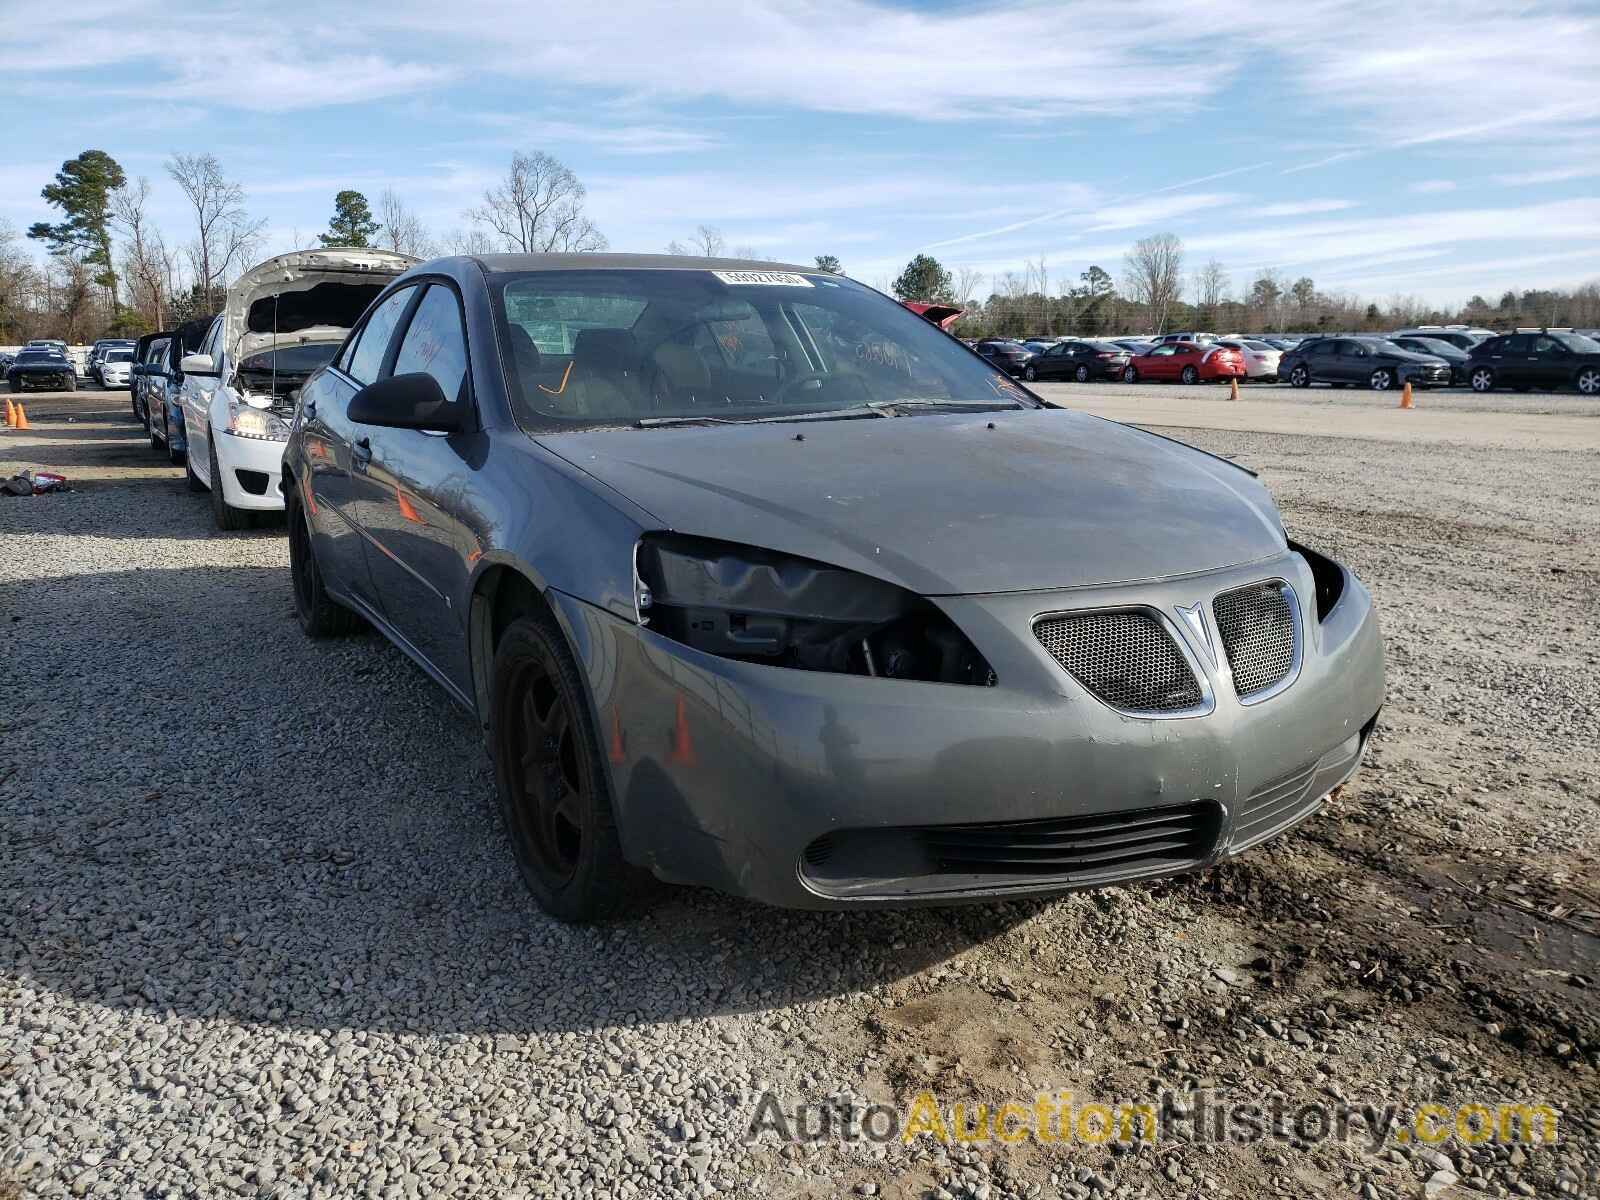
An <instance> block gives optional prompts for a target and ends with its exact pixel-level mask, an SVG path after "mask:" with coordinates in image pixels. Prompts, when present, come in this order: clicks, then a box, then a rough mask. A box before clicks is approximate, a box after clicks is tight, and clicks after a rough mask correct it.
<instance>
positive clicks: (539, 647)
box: [489, 615, 643, 922]
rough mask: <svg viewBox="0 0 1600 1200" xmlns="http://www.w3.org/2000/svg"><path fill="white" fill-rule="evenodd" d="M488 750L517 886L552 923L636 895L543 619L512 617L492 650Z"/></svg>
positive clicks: (566, 658) (599, 913)
mask: <svg viewBox="0 0 1600 1200" xmlns="http://www.w3.org/2000/svg"><path fill="white" fill-rule="evenodd" d="M489 739H490V741H489V749H490V753H491V755H492V756H493V758H494V769H495V791H496V794H497V796H498V797H499V802H500V811H501V815H502V817H503V819H504V821H505V827H506V834H507V836H508V837H509V838H510V840H511V848H512V850H513V852H514V853H515V855H516V859H517V867H518V869H519V870H520V871H521V873H522V880H523V883H525V884H526V885H527V887H528V890H529V891H530V892H532V893H533V896H534V899H536V900H537V901H538V902H539V906H540V907H541V908H543V909H544V910H545V911H546V912H547V913H549V914H550V915H551V916H553V917H555V918H557V919H558V920H561V921H569V922H589V921H600V920H605V919H607V918H610V917H614V916H616V915H617V914H618V913H620V912H621V911H623V910H624V909H625V908H626V907H627V906H628V905H629V903H630V902H631V901H632V900H633V899H634V898H635V897H636V896H637V894H638V893H639V891H640V890H641V885H642V883H643V879H642V873H641V872H639V871H638V870H637V869H636V868H634V867H632V866H630V865H629V864H628V862H627V861H626V860H625V859H624V858H623V857H622V848H621V843H620V840H619V838H618V836H617V825H616V818H615V816H614V815H613V810H612V805H611V797H610V783H609V778H610V777H609V774H608V772H607V770H606V766H605V762H604V760H603V759H602V757H601V750H600V739H599V738H598V736H596V733H595V730H594V721H593V718H592V716H591V715H590V712H589V704H588V696H587V693H586V691H585V685H584V683H583V675H582V674H581V672H580V671H579V670H578V665H577V662H576V660H574V658H573V657H572V652H571V650H569V649H568V648H567V643H566V638H565V637H564V636H563V635H562V633H561V629H560V627H559V626H558V625H557V624H556V622H555V620H554V618H552V617H550V616H548V615H540V616H527V617H521V618H519V619H517V620H515V621H513V622H512V623H511V624H510V626H508V627H507V629H506V631H505V633H504V634H503V635H502V636H501V638H500V644H499V646H498V647H496V649H495V655H494V669H493V677H492V684H491V693H490V710H489Z"/></svg>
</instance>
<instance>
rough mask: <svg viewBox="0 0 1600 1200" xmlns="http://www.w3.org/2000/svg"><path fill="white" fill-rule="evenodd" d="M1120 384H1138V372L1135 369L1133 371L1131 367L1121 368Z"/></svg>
mask: <svg viewBox="0 0 1600 1200" xmlns="http://www.w3.org/2000/svg"><path fill="white" fill-rule="evenodd" d="M1122 382H1123V383H1138V382H1139V372H1138V371H1137V370H1136V369H1134V368H1133V367H1123V368H1122Z"/></svg>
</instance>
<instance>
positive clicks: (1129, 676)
mask: <svg viewBox="0 0 1600 1200" xmlns="http://www.w3.org/2000/svg"><path fill="white" fill-rule="evenodd" d="M1033 632H1034V635H1035V636H1036V637H1037V638H1038V639H1039V641H1040V643H1041V644H1042V645H1043V646H1044V648H1045V649H1046V650H1048V651H1049V652H1050V657H1051V658H1053V659H1055V660H1056V661H1057V662H1058V663H1060V664H1061V665H1062V666H1063V667H1065V668H1066V669H1067V671H1068V673H1069V674H1071V676H1072V677H1073V678H1074V679H1076V680H1077V681H1078V682H1079V683H1081V684H1082V685H1083V686H1084V687H1086V688H1087V689H1088V690H1089V691H1090V692H1092V693H1094V694H1095V695H1096V696H1098V697H1099V698H1100V699H1102V700H1104V701H1105V702H1106V703H1107V704H1109V705H1111V707H1113V708H1118V709H1121V710H1123V711H1124V712H1134V713H1177V712H1184V711H1187V710H1189V709H1192V708H1198V707H1199V705H1200V703H1201V701H1202V700H1203V699H1204V695H1203V693H1202V692H1201V690H1200V683H1199V681H1198V680H1197V679H1196V678H1195V675H1194V671H1193V670H1191V669H1190V667H1189V663H1188V660H1187V659H1185V658H1184V656H1183V653H1182V651H1180V650H1179V649H1178V647H1177V645H1176V643H1174V642H1173V640H1172V637H1171V635H1170V634H1168V633H1167V630H1166V627H1165V626H1163V625H1162V624H1161V622H1160V621H1159V620H1157V619H1156V618H1155V617H1154V616H1152V615H1151V614H1150V613H1147V612H1138V611H1133V610H1122V611H1116V612H1094V613H1071V614H1068V615H1065V616H1059V617H1046V618H1044V619H1043V620H1042V621H1039V622H1038V623H1037V624H1035V625H1034V627H1033Z"/></svg>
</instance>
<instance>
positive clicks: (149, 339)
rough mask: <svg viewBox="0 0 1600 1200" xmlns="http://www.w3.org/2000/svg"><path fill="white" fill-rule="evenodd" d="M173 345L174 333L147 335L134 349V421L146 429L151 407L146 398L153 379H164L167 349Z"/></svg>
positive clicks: (131, 383)
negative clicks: (153, 377) (154, 377)
mask: <svg viewBox="0 0 1600 1200" xmlns="http://www.w3.org/2000/svg"><path fill="white" fill-rule="evenodd" d="M171 344H172V331H171V330H170V329H167V330H162V331H161V332H160V333H147V334H145V335H144V336H143V337H141V338H140V339H139V340H138V341H137V342H136V343H135V344H134V347H133V371H132V373H131V376H130V378H129V380H128V391H129V392H130V393H132V400H133V419H134V420H135V421H138V422H139V424H141V425H143V426H144V427H145V428H146V429H148V428H149V427H150V419H149V407H148V405H147V403H146V400H145V396H146V393H147V392H148V391H149V390H150V383H151V377H152V376H156V377H160V378H164V377H165V374H166V365H165V361H166V353H167V348H168V346H170V345H171Z"/></svg>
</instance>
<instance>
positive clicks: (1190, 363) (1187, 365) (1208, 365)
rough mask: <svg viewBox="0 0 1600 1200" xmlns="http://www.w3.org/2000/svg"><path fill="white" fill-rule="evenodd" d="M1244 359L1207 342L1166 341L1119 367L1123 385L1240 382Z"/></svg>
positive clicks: (1237, 353)
mask: <svg viewBox="0 0 1600 1200" xmlns="http://www.w3.org/2000/svg"><path fill="white" fill-rule="evenodd" d="M1244 377H1245V368H1244V356H1243V355H1242V354H1240V353H1239V352H1238V351H1237V350H1229V349H1227V348H1226V347H1223V346H1218V345H1216V344H1215V343H1210V342H1167V343H1165V344H1163V345H1160V346H1152V347H1150V349H1149V350H1147V351H1145V353H1143V354H1135V355H1134V356H1133V358H1132V359H1131V360H1129V362H1128V365H1127V366H1125V367H1123V368H1122V382H1124V383H1138V382H1139V380H1141V379H1163V380H1166V381H1168V382H1171V381H1173V380H1181V381H1182V382H1184V383H1200V382H1202V381H1206V382H1215V381H1216V380H1218V379H1243V378H1244Z"/></svg>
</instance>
